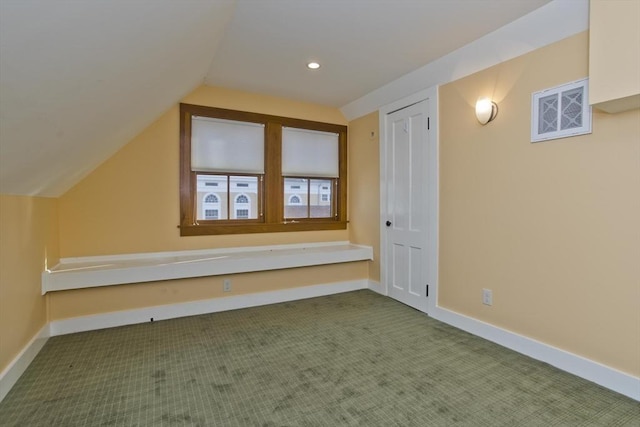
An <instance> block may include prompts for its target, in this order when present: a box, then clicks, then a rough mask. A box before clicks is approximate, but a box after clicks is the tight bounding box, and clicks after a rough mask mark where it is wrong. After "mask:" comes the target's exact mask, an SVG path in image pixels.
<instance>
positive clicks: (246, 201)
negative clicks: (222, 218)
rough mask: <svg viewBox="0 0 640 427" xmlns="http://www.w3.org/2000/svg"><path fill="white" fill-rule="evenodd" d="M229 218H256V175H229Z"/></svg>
mask: <svg viewBox="0 0 640 427" xmlns="http://www.w3.org/2000/svg"><path fill="white" fill-rule="evenodd" d="M229 182H230V184H231V193H230V197H229V200H230V201H231V219H257V218H258V214H259V212H258V211H259V209H258V208H259V203H258V177H255V176H231V177H229Z"/></svg>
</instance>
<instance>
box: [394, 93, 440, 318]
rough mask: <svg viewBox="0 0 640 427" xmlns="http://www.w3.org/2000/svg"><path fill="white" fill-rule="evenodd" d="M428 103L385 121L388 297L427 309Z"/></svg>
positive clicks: (408, 109)
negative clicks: (388, 223)
mask: <svg viewBox="0 0 640 427" xmlns="http://www.w3.org/2000/svg"><path fill="white" fill-rule="evenodd" d="M428 102H429V101H428V100H424V101H421V102H419V103H417V104H414V105H411V106H409V107H407V108H404V109H401V110H398V111H395V112H392V113H390V114H388V115H387V117H386V120H387V122H386V138H387V139H386V153H385V156H386V165H387V170H386V173H385V176H386V199H387V203H386V207H387V209H386V215H387V218H388V220H389V221H391V225H390V226H388V227H386V229H385V233H386V239H385V241H386V250H387V254H389V255H390V256H389V257H388V262H389V264H390V265H387V266H386V267H387V268H386V269H385V270H386V283H387V289H388V292H389V295H390V296H391V297H393V298H395V299H397V300H399V301H401V302H403V303H405V304H407V305H410V306H411V307H414V308H417V309H419V310H422V311H426V309H427V297H426V292H425V285H426V277H427V272H426V269H427V266H428V264H429V263H428V259H427V256H428V253H427V250H426V249H427V220H428V206H427V199H428V198H427V165H428V161H427V160H428V158H427V154H428V149H427V148H428V147H427V144H428V136H429V135H428V130H427V120H428Z"/></svg>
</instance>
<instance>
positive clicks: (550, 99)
mask: <svg viewBox="0 0 640 427" xmlns="http://www.w3.org/2000/svg"><path fill="white" fill-rule="evenodd" d="M588 99H589V79H582V80H577V81H575V82H571V83H566V84H563V85H560V86H556V87H554V88H551V89H545V90H541V91H540V92H534V93H533V94H532V95H531V142H539V141H546V140H549V139H557V138H566V137H568V136H575V135H582V134H585V133H591V106H590V105H589V103H588Z"/></svg>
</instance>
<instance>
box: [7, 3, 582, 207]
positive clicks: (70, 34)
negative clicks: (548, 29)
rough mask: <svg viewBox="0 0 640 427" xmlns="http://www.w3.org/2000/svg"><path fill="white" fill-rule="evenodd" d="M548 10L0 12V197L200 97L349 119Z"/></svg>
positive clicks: (57, 187) (38, 187)
mask: <svg viewBox="0 0 640 427" xmlns="http://www.w3.org/2000/svg"><path fill="white" fill-rule="evenodd" d="M549 1H550V0H517V1H516V0H0V193H3V194H23V195H38V196H52V197H56V196H59V195H61V194H63V193H64V192H65V191H66V190H67V189H69V188H70V187H72V186H73V185H74V184H76V183H77V182H78V181H80V180H81V179H82V178H83V177H84V176H86V175H87V174H88V173H89V172H90V171H92V170H93V169H94V168H95V167H96V166H98V165H99V164H100V163H101V162H103V161H105V160H106V159H108V158H109V157H110V156H111V155H112V154H113V153H115V152H116V151H117V150H118V149H119V148H120V147H122V146H123V145H124V144H126V143H127V142H128V141H129V140H130V139H131V138H133V137H134V136H135V135H136V134H138V133H139V132H141V131H142V130H144V128H145V127H146V126H148V125H149V124H151V123H152V122H153V121H154V120H155V119H157V118H158V117H159V116H160V115H161V114H162V113H163V112H165V111H166V110H168V109H169V108H170V107H171V106H172V105H175V104H176V103H177V102H179V100H180V99H181V98H183V97H184V96H185V95H187V94H188V93H189V92H190V91H192V90H193V89H195V88H196V87H197V86H198V85H200V84H203V83H206V84H209V85H215V86H222V87H227V88H233V89H241V90H246V91H251V92H259V93H264V94H269V95H275V96H280V97H286V98H290V99H295V100H300V101H308V102H314V103H319V104H325V105H330V106H333V107H343V108H344V106H345V104H346V103H349V102H351V101H354V100H357V99H360V98H361V97H364V96H365V95H366V94H368V93H371V92H372V91H374V90H376V89H378V88H379V87H381V86H383V85H386V84H387V83H389V82H391V81H395V80H396V79H399V78H400V77H401V76H404V75H406V74H407V73H409V72H411V71H412V70H415V69H416V68H418V67H421V66H424V65H425V64H429V63H431V62H432V61H434V60H436V59H437V58H440V57H442V56H443V55H446V54H448V53H449V52H452V51H454V50H456V49H459V48H461V47H462V46H464V45H467V44H468V43H470V42H472V41H473V40H475V39H478V38H481V37H483V36H485V35H487V34H489V33H491V32H492V31H494V30H496V29H498V28H500V27H503V26H504V25H506V24H508V23H510V22H513V21H514V20H518V19H519V18H520V17H523V16H524V15H527V14H529V13H530V12H532V11H534V10H535V9H537V8H539V7H541V6H543V5H545V4H547V3H549ZM576 1H578V2H586V1H587V0H554V2H576ZM552 3H553V2H552ZM308 59H319V60H320V61H321V62H322V64H323V65H322V67H321V68H320V69H319V70H317V72H315V73H312V72H310V71H309V70H307V69H306V68H305V62H306V61H307V60H308Z"/></svg>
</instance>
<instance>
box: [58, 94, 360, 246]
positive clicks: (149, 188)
mask: <svg viewBox="0 0 640 427" xmlns="http://www.w3.org/2000/svg"><path fill="white" fill-rule="evenodd" d="M183 102H185V103H192V104H197V105H206V106H213V107H220V108H229V109H237V110H243V111H252V112H260V113H264V114H272V115H281V116H287V117H295V118H301V119H307V120H316V121H324V122H330V123H337V124H347V122H346V120H345V119H344V117H343V116H342V114H341V113H340V112H339V111H338V110H337V109H335V108H330V107H324V106H319V105H314V104H305V103H301V102H294V101H289V100H284V99H281V98H274V97H270V96H263V95H256V94H250V93H246V92H239V91H232V90H228V89H220V88H214V87H208V86H201V87H200V88H198V89H197V90H195V91H194V92H193V93H191V94H190V95H188V96H187V97H186V98H185V99H184V100H183ZM178 133H179V116H178V105H176V106H175V107H173V108H172V109H170V110H169V111H167V112H166V113H165V114H164V115H163V116H162V117H160V118H159V119H158V120H157V121H156V122H155V123H153V124H152V125H151V126H149V127H148V128H147V129H146V130H144V131H143V132H142V133H141V134H140V135H138V136H137V137H136V138H134V139H133V140H132V141H131V142H130V143H128V144H127V145H126V146H125V147H123V148H122V149H121V150H120V151H118V152H117V153H116V154H115V155H114V156H113V157H111V158H110V159H108V160H107V161H106V162H105V163H103V164H102V165H101V166H100V167H98V168H97V169H96V170H95V171H93V172H92V173H91V174H90V175H89V176H87V177H86V178H85V179H84V180H82V181H81V182H80V183H79V184H77V185H76V186H75V187H73V188H72V189H71V190H69V191H68V192H67V193H65V194H64V195H63V196H62V197H61V198H60V236H61V238H60V254H61V256H62V257H75V256H90V255H108V254H123V253H138V252H158V251H176V250H188V249H206V248H223V247H233V246H256V245H270V244H286V243H298V242H317V241H335V240H348V238H349V236H348V232H347V231H346V230H339V231H322V232H304V233H266V234H250V235H227V236H197V237H180V233H179V230H178V228H177V226H178V223H179V209H180V208H179V197H178V186H179V176H178V172H179V165H178V161H179V142H178V137H179V135H178Z"/></svg>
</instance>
